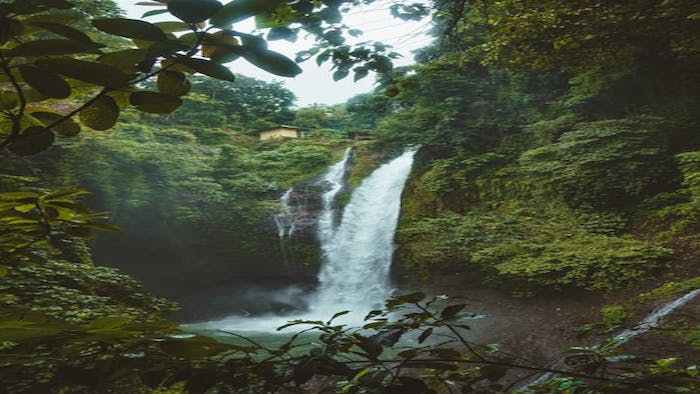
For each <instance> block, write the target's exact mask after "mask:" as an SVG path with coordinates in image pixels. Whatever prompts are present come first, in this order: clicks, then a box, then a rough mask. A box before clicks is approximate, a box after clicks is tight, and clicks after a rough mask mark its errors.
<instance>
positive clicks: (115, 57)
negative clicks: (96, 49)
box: [98, 49, 149, 72]
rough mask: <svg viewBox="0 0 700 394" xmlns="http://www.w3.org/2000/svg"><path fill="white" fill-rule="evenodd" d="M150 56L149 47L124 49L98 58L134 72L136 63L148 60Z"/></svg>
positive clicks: (102, 61) (100, 60) (101, 61)
mask: <svg viewBox="0 0 700 394" xmlns="http://www.w3.org/2000/svg"><path fill="white" fill-rule="evenodd" d="M148 56H149V50H148V49H124V50H122V51H117V52H110V53H105V54H104V55H102V56H100V58H99V59H98V60H99V62H100V63H105V64H109V65H112V66H115V67H118V68H119V69H121V70H124V71H127V72H132V71H134V70H136V65H137V64H139V63H141V62H143V61H144V60H146V58H147V57H148Z"/></svg>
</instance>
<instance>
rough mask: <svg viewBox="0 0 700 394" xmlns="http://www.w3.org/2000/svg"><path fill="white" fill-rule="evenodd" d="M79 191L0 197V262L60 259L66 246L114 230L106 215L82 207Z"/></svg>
mask: <svg viewBox="0 0 700 394" xmlns="http://www.w3.org/2000/svg"><path fill="white" fill-rule="evenodd" d="M86 194H90V193H88V192H86V191H85V190H82V189H77V188H65V189H60V190H55V191H45V190H40V191H35V192H29V191H27V192H8V193H0V259H2V261H3V263H4V264H8V265H14V264H21V263H26V262H27V261H37V260H39V261H41V260H43V256H45V255H46V254H47V253H48V254H49V255H61V254H62V253H63V251H62V249H64V248H65V247H66V245H67V244H71V243H73V242H77V240H79V239H81V238H83V239H86V238H90V237H92V236H93V233H94V231H95V230H113V229H114V227H113V226H110V225H107V224H105V220H106V219H107V215H106V214H104V213H95V212H91V211H90V210H88V209H86V208H85V207H83V206H82V205H81V204H80V203H79V201H80V199H81V198H82V197H84V196H85V195H86Z"/></svg>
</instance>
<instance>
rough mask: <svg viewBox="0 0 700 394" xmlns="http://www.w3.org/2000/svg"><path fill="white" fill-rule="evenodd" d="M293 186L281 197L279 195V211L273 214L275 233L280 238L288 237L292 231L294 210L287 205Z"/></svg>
mask: <svg viewBox="0 0 700 394" xmlns="http://www.w3.org/2000/svg"><path fill="white" fill-rule="evenodd" d="M293 191H294V188H290V189H289V190H287V191H286V192H284V194H283V195H282V197H280V212H279V213H278V214H277V215H275V224H276V225H277V234H278V235H279V238H280V240H282V241H283V240H284V239H285V238H289V237H291V236H292V234H293V233H294V225H295V222H294V219H295V218H294V212H293V210H292V207H291V206H290V205H289V198H290V196H291V195H292V192H293Z"/></svg>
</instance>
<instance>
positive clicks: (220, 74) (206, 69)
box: [177, 57, 236, 82]
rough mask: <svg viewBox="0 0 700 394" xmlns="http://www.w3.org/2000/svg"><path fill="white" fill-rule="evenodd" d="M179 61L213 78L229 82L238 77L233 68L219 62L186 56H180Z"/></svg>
mask: <svg viewBox="0 0 700 394" xmlns="http://www.w3.org/2000/svg"><path fill="white" fill-rule="evenodd" d="M177 62H178V63H180V64H182V65H184V66H187V67H189V68H191V69H192V70H194V71H196V72H198V73H200V74H204V75H208V76H210V77H212V78H216V79H221V80H223V81H229V82H233V81H234V80H235V79H236V76H235V75H233V72H231V70H229V69H228V68H226V67H225V66H222V65H221V64H219V63H217V62H213V61H210V60H205V59H198V58H186V57H181V58H178V59H177Z"/></svg>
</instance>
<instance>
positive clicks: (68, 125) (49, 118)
mask: <svg viewBox="0 0 700 394" xmlns="http://www.w3.org/2000/svg"><path fill="white" fill-rule="evenodd" d="M30 115H31V116H32V117H33V118H35V119H36V120H38V121H40V122H41V123H43V124H44V126H48V125H50V124H51V123H53V122H55V121H57V120H59V119H61V118H63V116H62V115H59V114H56V113H53V112H42V111H39V112H32V113H31V114H30ZM51 130H53V131H55V132H57V133H58V134H60V135H62V136H64V137H74V136H76V135H78V134H79V133H80V126H79V125H78V124H77V123H76V122H75V121H73V119H66V120H64V121H62V122H61V123H59V124H58V125H57V126H54V127H52V128H51Z"/></svg>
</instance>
